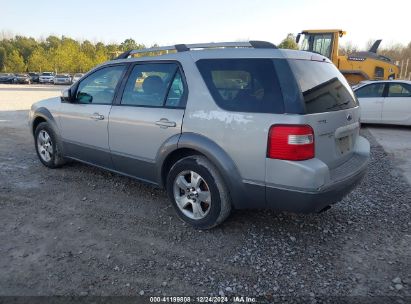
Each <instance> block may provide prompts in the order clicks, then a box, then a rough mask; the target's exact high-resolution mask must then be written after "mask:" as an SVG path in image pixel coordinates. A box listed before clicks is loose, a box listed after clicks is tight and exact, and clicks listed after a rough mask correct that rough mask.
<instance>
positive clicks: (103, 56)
mask: <svg viewBox="0 0 411 304" xmlns="http://www.w3.org/2000/svg"><path fill="white" fill-rule="evenodd" d="M144 47H145V46H144V45H142V44H138V43H136V42H135V41H134V40H133V39H126V40H125V41H124V42H122V43H120V44H104V43H102V42H97V43H92V42H90V41H88V40H85V41H77V40H74V39H72V38H68V37H64V36H63V37H61V38H60V37H56V36H49V37H47V38H46V39H44V40H36V39H34V38H31V37H24V36H14V37H12V38H3V39H1V40H0V72H13V73H19V72H20V73H21V72H29V71H30V72H43V71H52V72H56V73H61V72H71V73H81V72H86V71H88V70H90V69H91V68H92V67H94V66H96V65H98V64H100V63H103V62H105V61H107V60H110V59H112V58H114V57H116V56H117V55H118V54H119V53H121V52H123V51H126V50H130V49H141V48H144Z"/></svg>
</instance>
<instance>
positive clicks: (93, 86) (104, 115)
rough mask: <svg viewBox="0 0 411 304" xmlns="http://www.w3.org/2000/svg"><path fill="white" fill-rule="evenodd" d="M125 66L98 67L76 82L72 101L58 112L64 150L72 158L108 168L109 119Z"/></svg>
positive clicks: (109, 163)
mask: <svg viewBox="0 0 411 304" xmlns="http://www.w3.org/2000/svg"><path fill="white" fill-rule="evenodd" d="M124 70H125V65H113V66H107V67H104V68H101V69H99V70H97V71H95V72H94V73H92V74H90V75H89V76H87V77H86V78H84V79H83V80H82V81H81V82H80V83H79V85H78V87H77V90H75V91H76V92H73V93H74V95H75V97H74V100H73V102H70V103H68V102H65V103H62V106H61V113H60V125H61V137H62V140H63V147H64V153H65V154H66V155H67V156H69V157H72V158H76V159H79V160H82V161H86V162H89V163H92V164H95V165H98V166H102V167H107V168H111V167H112V162H111V157H110V149H109V145H108V133H107V127H108V118H109V113H110V110H111V105H112V101H113V99H114V95H115V92H116V88H117V86H118V83H119V82H120V79H121V77H122V75H123V73H124Z"/></svg>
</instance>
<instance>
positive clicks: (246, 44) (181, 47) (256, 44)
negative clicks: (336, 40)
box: [116, 40, 277, 60]
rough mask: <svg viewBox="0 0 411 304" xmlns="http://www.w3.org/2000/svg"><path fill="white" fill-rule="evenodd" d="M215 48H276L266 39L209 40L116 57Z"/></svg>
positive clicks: (122, 55) (132, 51) (134, 51)
mask: <svg viewBox="0 0 411 304" xmlns="http://www.w3.org/2000/svg"><path fill="white" fill-rule="evenodd" d="M217 48H255V49H276V48H277V47H276V46H275V45H274V44H272V43H271V42H267V41H256V40H253V41H248V42H210V43H194V44H176V45H170V46H161V47H153V48H148V49H139V50H129V51H126V52H124V53H123V54H121V55H120V56H118V57H117V58H116V60H117V59H126V58H129V57H130V56H131V55H134V54H142V53H151V52H154V53H155V52H164V51H165V52H167V53H168V51H176V52H179V53H180V52H187V51H190V50H193V49H217Z"/></svg>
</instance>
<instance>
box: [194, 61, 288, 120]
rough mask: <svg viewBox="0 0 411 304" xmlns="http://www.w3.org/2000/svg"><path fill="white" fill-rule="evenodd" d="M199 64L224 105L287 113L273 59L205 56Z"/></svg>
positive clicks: (207, 81)
mask: <svg viewBox="0 0 411 304" xmlns="http://www.w3.org/2000/svg"><path fill="white" fill-rule="evenodd" d="M197 67H198V69H199V71H200V73H201V75H202V77H203V79H204V81H205V83H206V85H207V87H208V89H209V91H210V93H211V95H212V97H213V98H214V100H215V102H216V103H217V105H218V106H219V107H221V108H222V109H224V110H228V111H237V112H258V113H284V102H283V98H282V94H281V89H280V85H279V82H278V78H277V74H276V71H275V68H274V63H273V60H272V59H202V60H199V61H198V62H197Z"/></svg>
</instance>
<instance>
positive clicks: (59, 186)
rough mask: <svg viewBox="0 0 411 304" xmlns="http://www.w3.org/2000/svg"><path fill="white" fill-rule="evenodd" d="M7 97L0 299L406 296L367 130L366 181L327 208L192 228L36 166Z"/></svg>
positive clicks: (382, 161) (383, 182) (162, 210)
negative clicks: (368, 160) (368, 161)
mask: <svg viewBox="0 0 411 304" xmlns="http://www.w3.org/2000/svg"><path fill="white" fill-rule="evenodd" d="M7 94H10V92H8V91H3V90H2V88H0V257H1V258H0V295H139V294H144V295H163V294H164V295H175V296H176V295H178V296H180V295H223V294H224V295H226V296H231V295H248V296H260V297H261V299H268V300H272V297H273V296H275V299H277V296H278V295H280V296H286V297H292V298H294V297H298V296H299V297H303V298H304V299H309V298H314V297H316V298H322V299H324V298H328V297H329V296H349V297H353V296H359V297H362V298H361V299H366V298H370V297H371V296H374V297H373V298H370V299H374V300H375V299H378V297H379V296H392V297H394V298H393V299H395V300H401V299H402V301H403V303H405V302H406V301H407V300H408V301H409V300H410V299H411V233H410V228H411V217H410V207H411V191H410V187H409V185H408V184H407V183H406V181H405V180H404V178H403V177H402V176H401V175H399V174H397V173H396V172H394V169H393V166H392V163H391V160H390V158H389V157H388V156H387V154H386V153H385V152H384V150H383V149H382V148H381V146H379V145H378V144H377V142H376V141H375V140H374V138H373V137H372V136H371V134H370V133H369V132H368V131H367V130H366V129H365V130H363V131H362V133H363V135H364V136H366V137H367V138H368V139H369V140H370V141H371V144H372V159H371V164H370V166H369V171H368V174H367V176H366V177H365V179H364V181H363V182H362V184H361V185H360V186H359V187H358V188H357V189H356V190H355V191H354V192H352V193H351V194H350V195H349V196H347V197H346V198H345V199H344V200H343V201H342V202H340V203H338V204H337V205H335V206H334V207H333V208H331V209H330V210H328V211H327V212H325V213H322V214H314V215H294V214H288V213H280V214H278V213H274V212H271V211H255V210H252V211H248V210H245V211H236V212H234V213H233V214H232V216H231V217H230V218H229V219H228V220H227V221H226V222H225V223H224V224H223V225H221V226H219V227H217V228H216V229H213V230H211V231H206V232H201V231H196V230H194V229H192V228H190V227H188V226H186V225H185V224H184V223H182V222H181V221H180V220H179V219H178V218H177V216H176V215H175V213H174V211H173V209H172V207H171V206H170V204H169V202H168V200H167V198H166V194H165V193H164V192H163V191H162V190H159V189H155V188H152V187H150V186H147V185H144V184H142V183H139V182H136V181H134V180H132V179H129V178H126V177H122V176H118V175H115V174H112V173H108V172H105V171H102V170H99V169H96V168H92V167H90V166H86V165H82V164H79V163H71V164H69V165H67V166H65V167H63V168H62V169H57V170H50V169H47V168H45V167H43V166H42V165H41V163H40V162H39V161H38V160H37V157H36V155H35V152H34V145H33V140H32V138H31V137H30V135H29V132H28V131H27V129H26V126H25V118H26V115H27V111H11V109H10V106H4V105H5V104H7V103H6V101H5V100H6V97H5V96H7ZM27 94H28V93H27ZM30 94H33V93H32V92H31V93H30ZM27 98H28V97H27ZM5 108H6V110H7V111H5ZM353 299H354V298H353ZM400 302H401V301H400Z"/></svg>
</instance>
